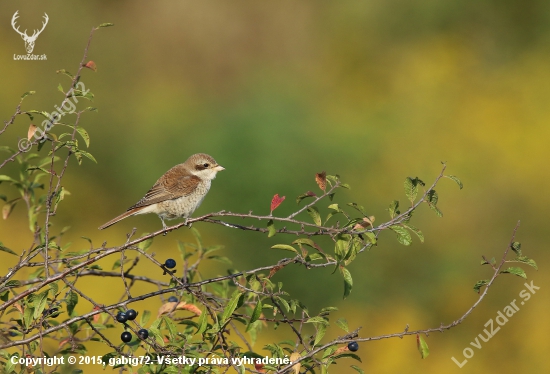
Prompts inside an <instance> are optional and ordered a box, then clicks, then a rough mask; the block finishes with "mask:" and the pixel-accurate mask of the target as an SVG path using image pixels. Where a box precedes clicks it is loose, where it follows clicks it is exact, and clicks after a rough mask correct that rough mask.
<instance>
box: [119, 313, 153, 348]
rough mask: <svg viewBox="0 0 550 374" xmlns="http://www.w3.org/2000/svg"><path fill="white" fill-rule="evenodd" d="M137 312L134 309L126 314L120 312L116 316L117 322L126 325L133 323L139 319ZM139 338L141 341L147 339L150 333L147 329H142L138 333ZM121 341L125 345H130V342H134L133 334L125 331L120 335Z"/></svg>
mask: <svg viewBox="0 0 550 374" xmlns="http://www.w3.org/2000/svg"><path fill="white" fill-rule="evenodd" d="M137 315H138V314H137V312H136V311H135V310H133V309H128V310H127V311H125V312H118V313H117V315H116V317H115V318H116V320H117V321H118V322H120V323H124V324H125V325H126V321H133V320H135V319H136V317H137ZM138 336H139V337H140V338H141V339H147V338H148V337H149V331H147V330H146V329H141V330H139V331H138ZM120 340H122V341H123V342H124V343H128V342H129V341H130V340H132V334H131V333H130V332H129V331H124V332H123V333H122V334H121V335H120Z"/></svg>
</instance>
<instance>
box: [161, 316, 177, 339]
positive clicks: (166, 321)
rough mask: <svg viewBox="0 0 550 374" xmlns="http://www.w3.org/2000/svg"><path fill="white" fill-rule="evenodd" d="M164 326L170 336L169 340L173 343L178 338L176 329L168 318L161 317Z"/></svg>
mask: <svg viewBox="0 0 550 374" xmlns="http://www.w3.org/2000/svg"><path fill="white" fill-rule="evenodd" d="M163 320H164V325H165V326H166V328H167V329H168V333H169V334H170V340H172V341H174V340H175V339H176V338H177V336H178V329H177V328H176V325H174V322H173V321H172V320H171V319H170V318H168V317H163Z"/></svg>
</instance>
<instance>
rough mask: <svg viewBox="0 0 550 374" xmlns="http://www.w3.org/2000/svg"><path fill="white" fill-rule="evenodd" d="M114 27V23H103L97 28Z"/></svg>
mask: <svg viewBox="0 0 550 374" xmlns="http://www.w3.org/2000/svg"><path fill="white" fill-rule="evenodd" d="M114 25H115V24H114V23H110V22H106V23H102V24H101V25H99V26H97V27H111V26H114Z"/></svg>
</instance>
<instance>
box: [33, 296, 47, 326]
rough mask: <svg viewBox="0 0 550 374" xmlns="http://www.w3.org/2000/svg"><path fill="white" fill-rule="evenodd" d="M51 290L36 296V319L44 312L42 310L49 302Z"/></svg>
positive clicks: (34, 302) (34, 303)
mask: <svg viewBox="0 0 550 374" xmlns="http://www.w3.org/2000/svg"><path fill="white" fill-rule="evenodd" d="M49 292H50V290H46V291H44V292H42V293H40V294H38V295H37V296H36V298H35V299H34V301H33V306H34V315H33V317H34V319H37V318H38V317H40V314H42V311H43V310H44V308H45V307H46V303H47V302H48V293H49Z"/></svg>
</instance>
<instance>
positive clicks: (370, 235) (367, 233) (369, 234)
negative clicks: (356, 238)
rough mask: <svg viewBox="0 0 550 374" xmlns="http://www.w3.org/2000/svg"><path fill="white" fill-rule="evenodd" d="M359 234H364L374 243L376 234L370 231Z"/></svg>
mask: <svg viewBox="0 0 550 374" xmlns="http://www.w3.org/2000/svg"><path fill="white" fill-rule="evenodd" d="M361 235H364V236H366V237H367V238H368V239H369V241H370V242H371V243H372V244H376V235H375V234H374V233H372V232H369V231H367V232H364V233H362V234H361Z"/></svg>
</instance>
